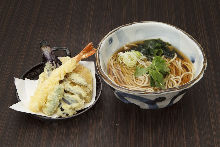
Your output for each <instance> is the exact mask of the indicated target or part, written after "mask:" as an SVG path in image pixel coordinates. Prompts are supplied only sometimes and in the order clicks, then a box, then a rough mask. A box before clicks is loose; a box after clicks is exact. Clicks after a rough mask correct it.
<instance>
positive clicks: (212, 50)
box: [0, 0, 220, 147]
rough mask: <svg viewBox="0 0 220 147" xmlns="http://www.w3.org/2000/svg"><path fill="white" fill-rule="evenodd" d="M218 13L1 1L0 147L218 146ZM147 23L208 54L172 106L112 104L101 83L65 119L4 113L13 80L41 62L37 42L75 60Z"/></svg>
mask: <svg viewBox="0 0 220 147" xmlns="http://www.w3.org/2000/svg"><path fill="white" fill-rule="evenodd" d="M219 10H220V1H219V0H209V1H207V0H145V1H137V0H121V1H119V0H108V1H105V0H88V1H87V0H75V1H69V0H65V1H61V0H51V1H49V0H48V1H46V0H45V1H43V0H30V1H28V0H1V1H0V41H1V43H0V146H22V147H23V146H83V147H84V146H101V147H103V146H106V147H107V146H118V147H124V146H138V147H141V146H149V147H158V146H168V147H171V146H172V147H182V146H184V147H189V146H192V147H195V146H204V147H208V146H215V147H217V146H220V97H219V96H220V90H219V89H220V84H219V83H220V75H219V74H220V66H219V65H218V64H219V61H220V60H219V56H220V41H219V38H220V33H219V32H220V11H219ZM148 20H153V21H160V22H165V23H169V24H172V25H175V26H177V27H179V28H181V29H183V30H185V31H186V32H188V33H189V34H191V35H192V36H193V37H194V38H195V39H196V40H197V41H198V42H199V43H200V44H201V45H202V47H203V48H204V50H205V53H206V55H207V59H208V67H207V70H206V72H205V74H204V78H203V79H202V80H201V81H200V82H199V83H198V84H196V85H195V86H193V87H192V88H191V89H190V90H189V91H188V92H187V93H186V94H185V95H184V97H183V99H182V100H181V101H180V102H178V103H177V104H175V105H173V106H171V107H168V108H164V109H158V110H143V109H140V108H139V107H137V106H135V105H132V104H125V103H123V102H121V101H120V100H118V99H117V98H116V97H115V96H114V94H113V92H112V91H111V88H110V87H109V86H108V85H107V84H105V83H104V82H103V91H102V94H101V96H100V99H99V101H98V102H97V103H96V105H95V106H94V107H93V108H92V109H90V110H89V111H87V112H86V113H85V114H83V115H80V116H78V117H76V118H73V119H70V120H66V121H52V122H51V121H42V120H38V119H35V118H33V117H30V116H29V115H26V114H24V113H19V112H16V111H13V110H11V109H9V106H10V105H12V104H14V103H16V102H17V99H16V95H15V91H16V89H15V86H14V77H20V76H21V75H22V74H23V73H24V72H25V71H26V70H28V69H29V68H31V67H32V66H33V65H35V64H37V63H39V62H41V51H40V49H39V42H40V41H41V40H42V39H46V40H48V41H49V42H50V45H51V46H66V47H68V48H69V49H70V51H71V52H72V54H73V56H74V55H76V54H77V53H78V52H79V51H80V50H81V49H82V48H83V47H84V46H85V45H86V44H87V43H89V42H91V41H92V42H93V43H94V45H95V47H97V45H98V43H99V42H100V41H101V39H102V38H103V37H104V36H105V35H106V34H107V33H108V32H109V31H111V30H112V29H114V28H116V27H118V26H120V25H123V24H127V23H130V22H138V21H148ZM88 60H93V61H95V56H92V57H90V58H89V59H88Z"/></svg>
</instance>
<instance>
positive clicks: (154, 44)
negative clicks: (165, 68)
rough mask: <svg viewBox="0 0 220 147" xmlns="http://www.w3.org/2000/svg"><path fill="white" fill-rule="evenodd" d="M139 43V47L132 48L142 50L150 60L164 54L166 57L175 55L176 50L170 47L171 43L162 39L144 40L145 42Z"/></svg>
mask: <svg viewBox="0 0 220 147" xmlns="http://www.w3.org/2000/svg"><path fill="white" fill-rule="evenodd" d="M137 45H138V46H137V47H133V48H132V49H133V50H137V51H139V52H141V53H142V54H143V55H144V56H146V57H147V58H148V59H149V60H152V59H153V57H155V56H163V55H164V56H165V57H166V58H173V57H174V55H175V50H171V49H170V48H169V46H171V45H170V44H169V43H168V42H164V41H162V40H161V39H150V40H144V41H143V43H140V44H137Z"/></svg>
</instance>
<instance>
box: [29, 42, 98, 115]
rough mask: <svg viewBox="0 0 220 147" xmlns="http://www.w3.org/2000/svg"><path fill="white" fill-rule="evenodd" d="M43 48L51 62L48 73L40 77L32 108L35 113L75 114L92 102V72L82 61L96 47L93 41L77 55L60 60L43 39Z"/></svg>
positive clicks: (48, 60) (32, 98)
mask: <svg viewBox="0 0 220 147" xmlns="http://www.w3.org/2000/svg"><path fill="white" fill-rule="evenodd" d="M41 49H42V51H43V54H44V57H45V58H46V60H47V63H46V64H45V68H44V72H43V73H41V74H40V76H39V80H38V86H37V88H36V91H35V93H34V95H33V96H32V97H31V100H30V104H29V108H30V110H32V111H33V112H43V113H44V114H46V115H53V114H57V115H58V116H61V117H66V116H71V115H73V114H75V113H76V111H77V110H80V109H82V108H83V107H84V104H85V103H88V102H90V101H91V97H92V81H93V79H92V74H91V72H90V71H89V69H87V68H86V67H84V66H82V65H80V64H78V62H79V61H80V60H81V59H85V58H87V57H89V56H91V55H93V54H94V53H95V52H96V49H94V48H93V45H92V43H89V44H88V45H87V46H86V47H85V48H84V49H83V50H82V51H81V52H80V53H79V54H78V55H76V56H75V57H73V58H70V57H60V58H59V59H57V58H56V57H55V55H54V54H53V52H52V50H51V48H50V47H49V45H48V44H47V43H45V42H43V43H42V44H41Z"/></svg>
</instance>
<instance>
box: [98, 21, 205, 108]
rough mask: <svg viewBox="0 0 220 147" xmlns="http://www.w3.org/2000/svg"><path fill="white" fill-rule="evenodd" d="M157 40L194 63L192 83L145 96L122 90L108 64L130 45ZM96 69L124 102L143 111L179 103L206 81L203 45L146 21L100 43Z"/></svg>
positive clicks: (169, 27)
mask: <svg viewBox="0 0 220 147" xmlns="http://www.w3.org/2000/svg"><path fill="white" fill-rule="evenodd" d="M157 38H160V39H162V40H164V41H166V42H169V43H171V44H172V45H173V46H174V47H176V48H177V49H178V50H180V51H181V52H182V53H184V54H185V55H186V56H187V57H188V58H189V59H190V60H191V61H192V63H193V65H194V68H195V73H194V78H193V80H191V81H190V82H188V83H186V84H185V85H182V86H179V87H175V88H170V89H165V90H161V91H157V92H144V91H139V90H129V89H127V88H124V87H121V86H119V85H117V84H116V83H115V82H114V81H112V80H111V79H110V78H109V77H108V74H107V63H108V60H109V58H110V57H111V56H112V54H113V53H114V52H115V51H116V50H118V49H119V48H120V47H122V46H123V45H125V44H127V43H130V42H134V41H138V40H146V39H157ZM96 65H97V68H98V72H99V74H100V75H101V77H102V78H103V79H104V81H105V82H106V83H107V84H108V85H109V86H111V87H112V89H113V92H114V94H115V95H116V97H117V98H119V99H120V100H121V101H123V102H125V103H133V104H136V105H138V106H140V107H141V108H143V109H158V108H163V107H167V106H170V105H173V104H174V103H176V102H178V101H179V100H180V99H181V98H182V97H183V95H184V94H185V92H186V90H187V89H189V88H190V87H192V86H193V85H194V84H196V83H197V82H198V81H199V80H200V79H201V78H202V77H203V74H204V71H205V69H206V67H207V59H206V57H205V53H204V51H203V49H202V47H201V45H200V44H199V43H198V42H197V41H196V40H195V39H194V38H193V37H192V36H190V35H189V34H187V33H186V32H184V31H183V30H181V29H179V28H177V27H175V26H172V25H170V24H166V23H162V22H153V21H144V22H134V23H130V24H126V25H123V26H120V27H118V28H116V29H114V30H112V31H111V32H109V33H108V34H107V35H106V36H105V37H104V38H103V39H102V40H101V42H100V43H99V46H98V52H97V54H96Z"/></svg>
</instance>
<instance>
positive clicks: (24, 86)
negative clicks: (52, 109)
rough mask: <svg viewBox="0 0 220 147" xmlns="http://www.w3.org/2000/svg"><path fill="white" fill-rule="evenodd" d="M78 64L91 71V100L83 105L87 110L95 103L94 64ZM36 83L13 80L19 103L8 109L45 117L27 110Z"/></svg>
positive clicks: (88, 62)
mask: <svg viewBox="0 0 220 147" xmlns="http://www.w3.org/2000/svg"><path fill="white" fill-rule="evenodd" d="M79 64H81V65H83V66H85V67H87V68H88V69H89V70H90V71H91V73H92V78H93V94H92V100H91V102H90V103H86V104H85V106H84V108H87V107H89V106H91V105H92V104H93V103H94V102H95V96H96V78H95V64H94V62H93V61H80V62H79ZM37 83H38V80H29V79H25V80H23V79H19V78H15V86H16V89H17V93H18V96H19V99H20V100H21V101H20V102H18V103H16V104H13V105H12V106H10V107H9V108H11V109H13V110H15V111H19V112H24V113H30V114H37V115H41V116H47V115H45V114H43V113H41V112H39V113H35V112H32V111H31V110H29V109H28V105H29V101H30V97H31V96H32V95H33V94H34V91H35V89H36V88H37ZM47 117H52V118H56V117H57V115H52V116H47Z"/></svg>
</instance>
